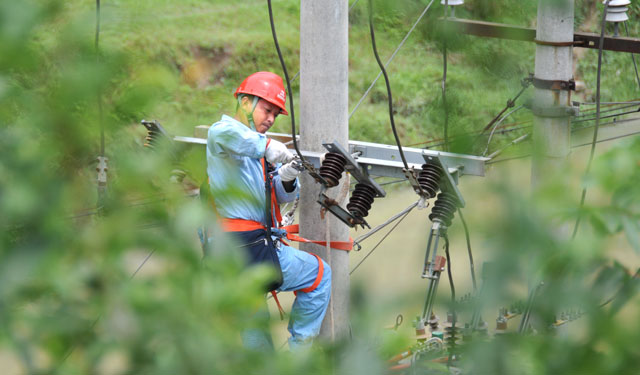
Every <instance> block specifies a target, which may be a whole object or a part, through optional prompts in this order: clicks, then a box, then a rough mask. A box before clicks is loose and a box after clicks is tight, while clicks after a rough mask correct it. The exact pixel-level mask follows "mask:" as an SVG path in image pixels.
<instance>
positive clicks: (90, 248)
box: [0, 0, 640, 374]
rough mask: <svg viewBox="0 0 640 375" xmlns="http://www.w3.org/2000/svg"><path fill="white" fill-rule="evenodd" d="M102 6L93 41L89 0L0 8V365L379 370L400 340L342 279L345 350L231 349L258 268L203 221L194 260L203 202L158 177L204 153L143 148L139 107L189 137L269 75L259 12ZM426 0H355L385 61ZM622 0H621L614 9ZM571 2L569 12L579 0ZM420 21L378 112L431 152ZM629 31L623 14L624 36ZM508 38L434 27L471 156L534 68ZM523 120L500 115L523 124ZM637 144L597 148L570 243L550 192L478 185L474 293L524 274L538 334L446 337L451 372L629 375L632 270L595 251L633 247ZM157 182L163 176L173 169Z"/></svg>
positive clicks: (364, 117) (472, 9)
mask: <svg viewBox="0 0 640 375" xmlns="http://www.w3.org/2000/svg"><path fill="white" fill-rule="evenodd" d="M365 3H366V2H362V4H358V5H357V6H356V7H355V8H354V10H353V12H352V13H351V15H350V17H351V18H350V22H351V42H350V46H349V48H350V56H351V61H350V64H351V65H350V66H351V73H350V78H349V79H350V92H351V97H350V99H351V101H352V104H353V105H355V103H356V102H357V100H359V99H360V96H361V95H362V93H364V91H365V90H366V89H367V88H368V85H369V83H370V82H371V80H372V79H373V78H374V77H375V76H376V75H377V73H378V67H377V65H376V64H375V61H374V58H373V53H372V52H371V47H370V44H369V43H370V41H369V39H368V38H369V37H368V27H367V17H366V4H365ZM102 5H103V12H102V30H101V37H100V51H101V52H100V53H99V54H96V52H95V49H94V39H93V38H94V34H93V33H94V27H95V24H94V22H95V14H94V8H93V4H91V3H90V2H86V1H85V2H80V1H67V2H62V1H50V2H44V3H43V2H35V1H23V2H11V1H5V2H2V3H0V155H1V157H2V158H1V160H2V162H1V163H0V212H1V213H2V214H1V215H0V228H1V229H2V230H1V231H0V324H1V327H2V329H0V368H3V369H7V370H6V371H7V372H11V370H14V372H16V373H59V374H67V373H136V374H137V373H152V374H164V373H196V374H208V373H224V374H228V373H265V374H270V373H273V374H294V373H295V374H298V373H311V374H313V373H318V374H323V373H329V372H332V371H335V372H337V373H345V374H365V373H366V374H372V373H378V374H381V373H385V372H386V371H387V370H386V369H387V364H386V362H385V360H386V359H387V358H389V357H391V356H393V355H394V354H397V353H399V352H401V351H403V350H404V349H406V348H407V347H408V346H410V345H411V343H412V342H413V340H412V338H411V337H412V336H411V335H412V334H411V333H409V334H406V333H403V332H386V333H384V334H381V333H380V331H378V330H377V328H372V327H377V326H378V325H380V324H378V323H379V322H377V320H379V319H381V318H380V316H379V315H378V314H379V311H378V310H376V309H375V308H372V306H375V305H374V303H375V301H372V300H370V299H367V296H366V295H367V293H366V291H365V289H366V288H365V287H363V286H358V285H356V286H354V288H353V294H354V295H353V316H354V317H355V318H354V319H353V321H354V327H353V329H354V332H355V333H356V339H355V340H354V341H353V342H352V343H348V342H338V343H334V344H329V343H319V349H318V350H316V351H312V352H311V353H308V354H306V355H305V354H300V355H292V354H291V353H288V352H278V353H277V354H274V353H263V352H254V351H250V350H247V349H245V348H243V346H242V344H241V340H240V334H239V333H240V332H241V331H242V330H243V329H245V328H255V325H256V324H258V323H256V319H255V315H256V312H258V311H260V310H261V309H262V308H263V307H264V297H263V294H262V292H261V287H260V286H261V285H262V284H263V283H264V282H265V280H268V278H269V277H270V273H269V271H268V270H266V269H260V268H254V269H249V270H247V269H245V267H244V264H243V261H244V260H243V259H240V258H239V257H238V254H237V252H229V251H227V250H228V248H231V247H233V246H234V245H235V244H233V243H231V242H230V240H229V239H227V238H225V237H224V236H223V235H222V234H221V233H216V236H217V239H219V240H217V241H216V244H215V246H214V248H213V249H212V252H211V254H210V256H209V257H207V258H204V260H203V258H202V256H201V250H200V245H199V242H198V240H197V238H196V236H195V231H196V228H197V227H199V226H200V225H202V223H205V222H209V223H214V222H215V218H214V217H213V215H212V213H211V210H210V209H209V208H208V207H205V206H203V205H202V204H201V203H200V202H198V201H194V200H192V199H191V198H185V194H184V193H185V192H184V188H185V187H186V186H187V181H186V180H184V181H181V180H180V178H179V177H178V176H177V175H176V174H175V173H174V172H173V171H172V170H173V169H174V168H176V163H175V155H176V154H179V153H182V152H184V153H185V154H186V157H185V158H184V159H183V160H182V163H181V165H179V166H178V167H180V168H181V169H185V170H187V171H189V172H190V175H191V177H192V178H193V179H194V180H195V181H194V182H195V183H196V185H199V184H200V183H201V182H203V181H204V180H205V176H204V172H203V170H204V167H203V161H202V156H201V155H198V154H197V153H196V152H195V151H193V150H187V151H184V150H179V149H171V148H170V147H167V145H164V146H162V144H160V145H159V146H158V147H157V149H156V150H155V151H156V152H155V153H149V152H146V151H148V150H146V149H143V148H142V147H141V143H142V141H141V138H142V136H141V134H140V133H141V129H140V126H139V125H138V124H137V123H138V122H139V120H141V119H142V118H147V119H151V118H157V119H159V120H160V121H161V122H162V123H163V124H164V125H166V126H167V128H168V129H169V130H170V131H171V132H172V133H175V134H180V135H190V134H191V132H192V129H193V126H194V125H198V124H206V123H211V122H213V121H215V120H217V118H218V117H219V116H220V114H221V113H222V112H225V111H227V112H228V111H230V110H232V109H233V108H234V101H233V98H232V96H231V93H232V92H233V90H234V89H235V87H236V85H237V83H238V82H239V81H240V80H241V79H242V78H243V77H244V76H245V75H246V74H247V72H250V71H254V70H258V69H259V70H273V71H276V72H279V71H280V65H279V62H278V59H277V56H276V54H275V52H274V50H273V44H272V40H271V36H270V33H269V32H268V30H269V25H268V18H267V17H266V4H264V2H257V1H252V2H241V3H237V4H236V3H233V4H232V3H229V2H226V1H201V0H189V1H182V2H176V1H170V0H164V1H156V0H153V1H152V0H144V1H122V0H121V1H113V2H103V4H102ZM274 5H276V17H277V18H276V25H277V28H278V35H279V37H280V44H281V46H282V48H283V52H284V55H285V59H286V62H287V64H288V67H289V71H290V73H291V75H292V76H293V74H295V73H296V72H297V71H298V69H297V65H298V63H299V61H298V57H297V54H298V45H299V42H298V32H297V30H298V27H299V17H298V12H299V3H298V2H297V1H288V0H287V1H278V2H275V4H274ZM425 5H426V1H407V2H389V1H386V2H385V1H376V2H375V6H376V16H375V22H376V31H377V33H378V34H377V36H378V38H377V40H378V44H379V49H380V51H381V55H382V56H383V59H384V60H386V58H388V56H390V55H391V53H392V51H393V50H394V48H395V47H396V46H397V43H399V41H400V40H401V39H402V38H403V36H404V34H405V32H406V30H408V29H409V27H411V25H412V24H413V22H414V21H415V19H416V17H417V14H418V13H417V12H421V11H422V9H423V8H424V6H425ZM534 8H535V7H534V2H516V1H513V0H510V1H507V0H503V1H493V2H488V1H468V2H467V4H466V5H465V6H464V7H463V8H462V9H459V10H457V12H458V13H457V14H458V16H465V17H466V16H469V17H474V18H482V19H485V20H492V21H496V22H504V23H516V24H523V25H530V24H532V23H533V19H534V17H533V14H534ZM584 8H585V9H586V7H584ZM638 9H639V8H638V6H637V5H633V6H632V7H631V13H632V14H638ZM579 13H580V14H581V17H584V19H586V18H588V14H587V13H586V12H583V11H582V8H581V9H580V12H579ZM440 14H442V8H441V6H440V5H439V3H438V2H436V3H434V10H433V12H431V13H429V15H428V16H427V17H426V18H425V20H423V21H422V23H421V25H420V27H419V28H418V29H417V30H416V33H415V34H414V35H413V36H412V37H411V38H410V39H409V41H408V42H407V44H406V45H405V46H404V47H403V50H401V52H400V53H399V55H398V56H397V57H396V59H395V60H394V62H393V64H392V65H391V66H390V69H389V71H390V74H391V84H392V88H393V90H394V109H395V111H396V122H397V124H398V127H399V132H400V136H401V138H402V140H403V142H405V143H408V144H417V145H418V146H425V145H426V146H429V145H432V144H426V143H424V141H425V140H436V141H439V138H442V134H443V127H444V110H445V108H444V101H443V97H442V92H441V80H442V65H441V64H442V51H443V47H444V45H445V43H444V41H443V38H444V37H445V36H446V35H447V34H448V33H449V31H447V30H442V29H439V28H438V27H437V26H436V25H437V22H436V19H437V17H439V16H440ZM248 20H249V21H248ZM238 30H241V31H238ZM637 30H638V29H637V27H636V26H635V25H633V26H632V28H631V31H632V32H635V33H637ZM516 43H517V42H508V41H493V40H490V41H479V40H478V39H473V38H469V37H462V38H449V37H447V39H446V46H447V51H448V57H449V60H448V61H449V65H448V73H447V74H448V76H447V94H446V106H447V108H446V109H447V111H448V113H449V118H448V126H449V133H450V136H451V137H452V140H453V144H452V145H451V150H452V151H455V152H472V153H479V152H481V151H482V150H483V149H484V146H485V144H479V143H478V142H477V138H476V136H475V134H471V135H470V134H469V133H470V132H474V131H477V130H479V129H481V128H482V127H484V126H485V125H486V123H488V121H489V120H490V119H491V118H493V117H494V116H495V114H496V113H497V112H498V111H499V110H500V109H501V108H502V107H503V106H504V105H505V103H506V100H507V99H508V98H511V97H513V95H514V94H515V93H516V92H517V91H518V90H519V89H520V83H519V82H520V79H521V78H522V77H523V76H525V75H526V73H528V72H529V71H530V70H532V67H533V58H532V55H533V54H532V51H533V48H534V47H533V46H527V47H520V46H521V45H519V44H516ZM516 45H517V46H518V47H515V46H516ZM605 58H606V60H605V61H606V64H605V69H604V70H603V77H605V76H606V77H607V79H608V82H607V85H606V87H605V88H604V91H603V100H608V99H612V100H614V99H615V100H619V99H621V98H625V99H626V98H633V97H634V95H635V94H634V93H636V91H637V88H636V86H635V82H633V80H632V79H630V78H629V77H633V76H632V74H633V73H632V65H631V64H630V63H629V60H628V59H629V56H628V55H625V54H616V55H614V54H605ZM594 60H595V59H594V55H593V51H590V52H587V55H586V57H585V58H583V59H582V60H580V62H579V65H578V69H579V70H578V74H580V75H582V76H584V79H585V80H586V81H587V82H588V86H589V87H594V82H595V81H594V79H595V76H594V65H593V64H594V63H593V61H594ZM618 71H619V72H620V73H618ZM298 82H299V81H296V82H294V86H293V90H294V92H297V91H298V90H299V87H298ZM587 98H588V96H587ZM523 99H524V98H523ZM523 99H521V100H523ZM386 100H387V92H386V89H385V88H384V84H383V83H382V82H378V83H377V84H376V85H375V86H374V88H373V89H372V92H371V93H370V94H369V96H368V98H367V99H366V100H365V102H364V103H363V105H362V107H361V108H360V109H359V110H358V111H357V112H356V114H355V115H354V117H353V118H352V121H351V125H350V132H351V138H353V139H358V140H366V141H376V142H385V143H389V144H392V143H393V137H392V135H391V133H390V129H389V125H388V124H389V118H388V113H387V101H386ZM522 112H524V111H521V112H519V113H518V115H517V117H516V116H514V121H515V120H523V119H527V118H528V117H527V115H526V114H524V113H522ZM282 118H285V117H281V118H280V119H279V121H278V124H277V125H276V127H274V130H275V131H280V132H288V131H289V122H288V120H287V119H286V118H285V120H283V119H282ZM101 128H104V131H105V143H106V156H107V157H109V172H108V176H109V180H108V196H107V197H106V199H105V200H104V201H103V202H102V203H103V205H101V206H99V207H96V202H97V201H98V196H97V186H96V183H95V176H96V174H95V168H96V162H95V157H96V156H97V155H98V154H99V150H100V138H101V131H100V129H101ZM502 142H503V143H504V141H502ZM480 143H482V142H480ZM496 144H497V145H499V144H500V141H496ZM493 147H497V146H493V145H492V150H493ZM639 153H640V142H639V141H638V140H637V139H635V140H632V141H630V142H621V143H619V144H618V145H617V147H615V148H613V149H611V150H610V151H609V152H607V153H606V154H605V155H604V156H602V157H600V158H598V159H596V162H595V164H594V167H593V169H592V173H591V174H590V175H589V176H587V177H586V178H585V180H584V185H585V186H588V187H589V188H590V189H595V190H597V191H599V192H600V193H601V194H602V195H603V196H606V197H607V199H603V200H599V203H598V204H593V203H588V204H587V206H586V207H585V208H584V210H583V212H581V213H580V214H581V215H583V218H585V220H584V222H583V226H582V228H581V233H582V232H584V235H581V236H580V237H578V239H577V240H576V241H568V240H562V239H559V237H560V238H562V236H558V235H557V233H558V229H557V222H558V221H564V220H569V219H575V217H576V216H577V215H578V213H577V212H576V209H575V207H576V206H575V197H571V196H570V195H569V194H570V193H569V192H568V189H566V187H565V186H550V187H548V188H547V189H546V190H544V191H542V192H541V193H540V194H538V195H536V196H535V197H533V198H530V197H528V196H526V195H527V194H526V193H523V192H522V189H521V186H518V187H515V188H514V187H510V186H509V185H507V184H506V183H503V181H500V183H498V184H496V186H495V187H494V190H495V191H497V192H498V195H499V196H500V197H502V199H503V200H504V201H503V202H500V203H499V204H497V205H496V207H492V211H494V212H492V213H493V214H495V215H496V219H495V220H492V221H489V220H478V221H480V222H479V223H476V224H477V227H479V228H480V230H482V238H485V239H486V242H487V243H489V244H490V246H491V248H492V252H493V254H492V255H493V256H494V259H495V260H494V265H493V267H492V269H493V272H494V274H495V275H499V276H500V278H499V279H496V278H492V277H490V276H489V277H487V278H486V280H485V281H484V282H485V283H486V290H487V292H486V293H487V294H486V295H485V296H484V297H485V299H484V301H483V302H484V303H485V304H486V306H492V307H493V306H497V305H501V304H505V303H509V302H510V301H514V300H524V299H526V297H527V293H526V289H527V287H526V284H527V282H531V283H532V284H535V283H537V282H538V281H540V280H544V283H545V286H544V287H542V289H541V290H540V294H539V295H538V297H537V298H536V301H537V303H536V304H535V306H534V309H533V312H532V314H533V316H534V322H533V327H534V328H535V329H536V330H537V334H536V335H530V334H528V335H506V336H504V337H502V338H499V339H496V340H487V341H483V340H482V339H479V341H475V343H474V342H472V343H471V344H470V345H469V346H468V347H464V348H462V349H461V350H462V355H461V362H460V364H459V366H460V367H462V368H463V369H464V370H467V371H469V372H471V373H531V374H537V373H629V372H633V371H634V370H635V366H636V365H637V358H638V354H637V351H636V350H635V349H634V348H635V347H636V346H637V345H636V344H635V343H636V342H637V339H638V337H639V336H640V332H638V329H639V327H638V326H637V324H631V323H629V321H630V320H629V319H628V316H629V315H631V316H632V317H635V316H636V315H634V314H635V313H636V312H637V308H638V305H637V298H636V299H634V296H635V295H636V291H637V289H638V283H637V281H636V280H635V278H633V277H632V274H633V272H634V270H632V269H629V267H628V265H626V264H624V263H621V262H616V261H613V260H612V258H611V254H609V253H608V252H607V249H608V246H607V244H606V241H607V239H608V238H609V237H610V236H615V235H622V236H624V238H625V240H626V241H627V242H628V243H629V244H630V245H631V246H632V247H633V249H634V250H635V251H636V252H640V238H639V237H638V233H640V214H639V212H640V207H638V203H637V197H638V196H639V194H640V191H638V184H637V181H639V180H640V175H639V170H640V169H639V165H638V162H637V155H638V154H639ZM176 180H177V181H178V182H182V183H174V182H171V181H176ZM229 194H232V192H229ZM489 273H491V272H489ZM442 284H444V283H442ZM614 296H615V298H614V299H611V297H614ZM402 297H406V298H408V299H415V295H409V296H404V295H403V296H402ZM609 300H611V301H610V303H608V304H607V305H606V306H605V307H604V308H600V307H599V305H600V304H602V303H603V302H607V301H609ZM387 308H389V307H388V306H387ZM565 309H579V310H581V311H583V312H584V313H585V315H584V317H583V318H582V319H581V321H582V323H580V322H576V323H568V324H579V327H580V330H579V332H578V333H575V332H574V333H571V334H569V335H566V336H564V335H554V334H552V332H553V330H554V329H551V328H549V326H550V324H551V323H552V322H553V319H554V316H555V315H556V314H557V312H558V311H561V310H565ZM629 311H630V312H631V313H629ZM461 317H463V318H465V319H466V317H465V316H464V313H461ZM631 320H633V319H631ZM259 323H260V322H259ZM262 323H264V322H262ZM559 353H560V354H559ZM420 366H423V367H422V370H424V372H425V373H427V372H428V373H446V372H447V369H446V366H445V365H444V364H433V363H430V362H429V363H421V364H420Z"/></svg>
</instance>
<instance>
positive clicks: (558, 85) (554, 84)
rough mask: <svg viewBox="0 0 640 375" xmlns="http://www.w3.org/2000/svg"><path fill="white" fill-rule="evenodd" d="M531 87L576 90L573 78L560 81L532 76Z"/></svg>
mask: <svg viewBox="0 0 640 375" xmlns="http://www.w3.org/2000/svg"><path fill="white" fill-rule="evenodd" d="M533 87H535V88H537V89H543V90H565V91H576V81H574V80H573V78H572V79H570V80H568V81H561V80H548V79H540V78H536V77H534V78H533Z"/></svg>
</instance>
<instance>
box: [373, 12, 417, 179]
mask: <svg viewBox="0 0 640 375" xmlns="http://www.w3.org/2000/svg"><path fill="white" fill-rule="evenodd" d="M369 31H370V32H371V46H372V47H373V54H374V55H375V57H376V61H377V62H378V66H379V67H380V70H381V71H382V75H383V76H384V82H385V83H386V85H387V96H388V99H389V120H390V121H391V130H392V131H393V136H394V137H395V139H396V144H397V145H398V151H399V152H400V158H401V159H402V164H404V167H405V169H409V164H407V159H406V158H405V157H404V152H403V151H402V145H401V144H400V138H399V137H398V132H397V131H396V123H395V121H394V120H393V97H392V95H391V84H390V83H389V76H388V75H387V70H386V69H385V68H384V64H383V63H382V61H381V60H380V56H379V55H378V49H377V48H376V35H375V32H374V30H373V1H372V0H369Z"/></svg>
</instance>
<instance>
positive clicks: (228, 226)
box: [220, 217, 265, 232]
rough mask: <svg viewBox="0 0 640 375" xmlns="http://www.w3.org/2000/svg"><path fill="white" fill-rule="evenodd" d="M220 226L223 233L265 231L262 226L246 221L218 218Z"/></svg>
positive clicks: (255, 222)
mask: <svg viewBox="0 0 640 375" xmlns="http://www.w3.org/2000/svg"><path fill="white" fill-rule="evenodd" d="M220 226H221V227H222V230H224V231H225V232H249V231H252V230H256V229H265V226H264V224H262V223H259V222H257V221H253V220H246V219H229V218H226V217H222V218H220Z"/></svg>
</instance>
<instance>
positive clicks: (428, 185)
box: [418, 164, 443, 198]
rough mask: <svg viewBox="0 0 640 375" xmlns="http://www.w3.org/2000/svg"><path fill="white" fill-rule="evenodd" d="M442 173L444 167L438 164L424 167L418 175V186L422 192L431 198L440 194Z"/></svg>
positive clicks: (424, 165)
mask: <svg viewBox="0 0 640 375" xmlns="http://www.w3.org/2000/svg"><path fill="white" fill-rule="evenodd" d="M442 173H443V170H442V167H440V166H439V165H437V164H423V165H422V170H421V171H420V173H419V174H418V184H420V187H421V188H422V190H424V191H426V192H427V193H428V194H429V198H433V197H435V196H436V194H438V190H440V178H441V177H442Z"/></svg>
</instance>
